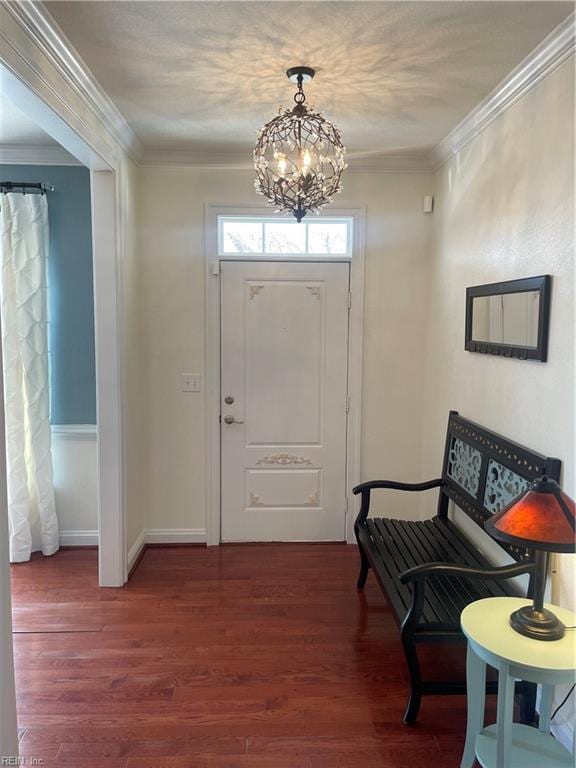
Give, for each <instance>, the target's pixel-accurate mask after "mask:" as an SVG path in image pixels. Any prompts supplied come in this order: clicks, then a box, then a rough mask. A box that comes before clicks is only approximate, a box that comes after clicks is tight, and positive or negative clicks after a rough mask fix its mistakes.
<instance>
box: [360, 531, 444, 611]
mask: <svg viewBox="0 0 576 768" xmlns="http://www.w3.org/2000/svg"><path fill="white" fill-rule="evenodd" d="M375 523H376V526H377V527H378V528H379V529H380V530H381V531H382V532H383V534H384V535H385V536H387V537H388V538H389V541H390V542H391V545H394V544H395V545H396V546H398V547H399V548H401V549H402V551H403V552H404V568H403V570H407V569H408V568H412V567H413V566H415V565H418V563H421V562H422V560H421V559H420V557H419V553H418V547H417V546H414V542H415V539H417V529H416V528H415V529H413V530H412V532H411V534H412V535H411V534H410V528H412V526H411V524H410V522H408V521H404V520H388V519H382V520H376V521H375ZM425 600H426V602H427V604H428V606H429V608H430V610H431V612H432V613H433V617H428V618H427V621H428V622H429V623H435V624H451V623H452V621H453V614H452V612H451V610H450V603H449V602H448V601H449V600H450V596H449V590H447V589H445V587H444V586H443V585H442V584H441V583H439V582H438V581H434V583H432V582H430V589H428V590H426V594H425Z"/></svg>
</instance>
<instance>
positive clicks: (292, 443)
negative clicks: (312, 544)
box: [221, 261, 349, 541]
mask: <svg viewBox="0 0 576 768" xmlns="http://www.w3.org/2000/svg"><path fill="white" fill-rule="evenodd" d="M221 291H222V293H221V307H222V309H221V313H222V315H221V333H222V340H221V343H222V346H221V354H222V392H221V398H222V400H221V413H222V427H221V429H222V541H342V540H344V539H345V536H346V533H345V514H346V498H345V497H346V418H347V414H346V397H347V378H348V377H347V359H348V291H349V265H348V264H347V263H332V264H322V263H301V262H300V263H299V262H287V263H286V262H237V261H236V262H222V270H221Z"/></svg>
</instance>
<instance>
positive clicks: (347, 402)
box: [346, 397, 350, 413]
mask: <svg viewBox="0 0 576 768" xmlns="http://www.w3.org/2000/svg"><path fill="white" fill-rule="evenodd" d="M349 411H350V397H347V398H346V413H349Z"/></svg>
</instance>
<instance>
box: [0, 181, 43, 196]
mask: <svg viewBox="0 0 576 768" xmlns="http://www.w3.org/2000/svg"><path fill="white" fill-rule="evenodd" d="M18 191H20V192H21V193H22V194H23V195H25V194H26V192H39V193H40V194H41V195H45V194H46V192H54V186H53V185H52V184H43V183H42V182H39V181H0V193H2V194H6V193H7V192H18Z"/></svg>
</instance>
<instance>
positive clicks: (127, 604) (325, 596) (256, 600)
mask: <svg viewBox="0 0 576 768" xmlns="http://www.w3.org/2000/svg"><path fill="white" fill-rule="evenodd" d="M96 560H97V553H96V551H95V550H68V551H61V552H59V553H58V554H56V555H55V556H53V557H51V558H42V557H41V556H35V557H34V559H33V560H32V561H31V562H30V563H26V564H20V565H16V566H13V567H12V580H13V601H14V630H15V635H14V645H15V654H16V674H17V681H16V682H17V693H18V709H19V725H20V729H21V741H20V746H21V754H22V755H24V756H29V757H36V758H41V759H42V760H43V761H44V762H43V768H55V767H56V766H59V768H96V767H98V768H244V767H245V766H250V768H328V767H329V768H400V767H402V768H404V767H409V768H427V767H428V766H434V768H456V766H458V765H459V762H460V757H461V751H462V747H463V742H464V730H465V723H466V702H465V699H464V697H461V696H451V697H426V698H425V699H424V702H423V705H422V711H421V717H420V720H419V722H418V724H417V725H416V726H414V727H410V728H408V727H406V726H404V725H403V724H402V713H403V709H404V705H405V700H406V694H407V671H406V665H405V662H404V657H403V655H402V650H401V646H400V642H399V634H398V630H397V628H396V625H395V624H394V621H393V618H392V615H391V613H390V611H389V609H388V607H387V605H386V602H385V600H384V597H383V596H382V594H381V592H380V591H379V589H378V588H377V587H376V585H375V583H374V581H373V578H372V577H370V578H369V581H368V585H367V588H366V591H365V594H364V595H363V594H362V593H358V592H357V590H356V588H355V581H356V576H357V567H358V562H357V561H358V557H357V551H356V548H355V547H351V546H345V545H338V544H334V545H330V544H326V545H313V544H308V545H305V544H303V545H299V544H298V545H296V544H285V545H281V544H280V545H238V546H223V547H220V548H210V549H205V548H201V547H198V548H153V549H148V550H147V552H146V554H145V555H144V558H143V559H142V562H141V564H140V565H139V567H138V569H137V571H136V573H135V574H134V576H133V577H132V579H131V581H130V583H129V584H128V585H127V586H126V587H124V588H123V589H116V590H115V589H99V588H98V587H97V586H96V578H97V563H96ZM428 656H429V658H428V660H427V662H426V663H427V669H428V670H433V671H437V673H438V674H439V675H442V674H444V675H446V674H447V670H454V673H455V675H456V676H459V675H461V674H462V670H463V658H464V651H463V648H460V647H455V648H454V649H453V650H452V649H449V651H448V650H446V647H439V648H436V649H428Z"/></svg>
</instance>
